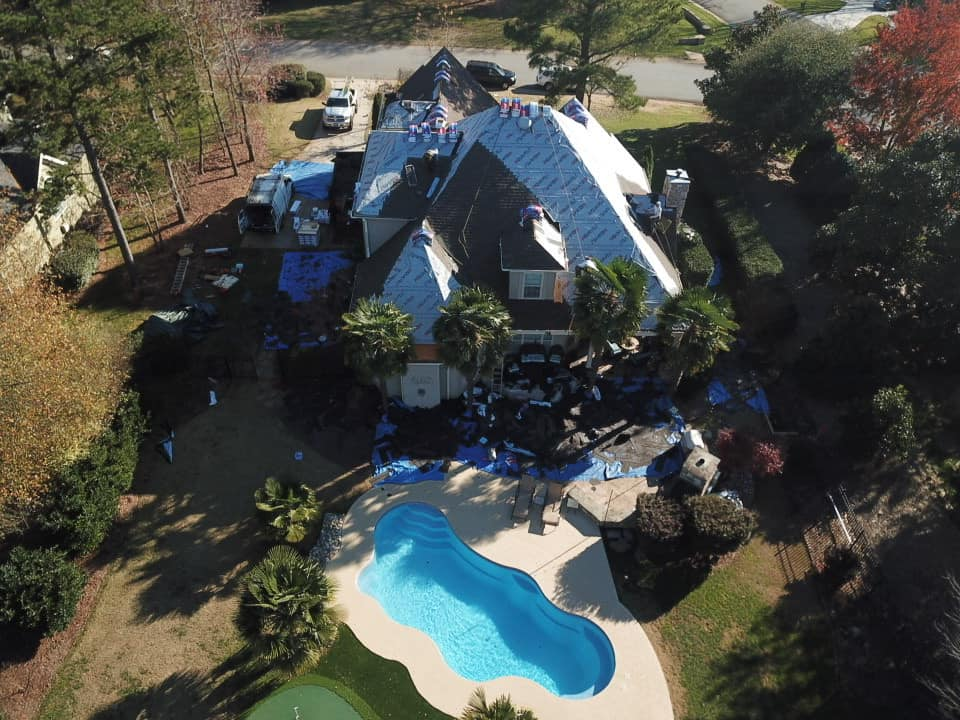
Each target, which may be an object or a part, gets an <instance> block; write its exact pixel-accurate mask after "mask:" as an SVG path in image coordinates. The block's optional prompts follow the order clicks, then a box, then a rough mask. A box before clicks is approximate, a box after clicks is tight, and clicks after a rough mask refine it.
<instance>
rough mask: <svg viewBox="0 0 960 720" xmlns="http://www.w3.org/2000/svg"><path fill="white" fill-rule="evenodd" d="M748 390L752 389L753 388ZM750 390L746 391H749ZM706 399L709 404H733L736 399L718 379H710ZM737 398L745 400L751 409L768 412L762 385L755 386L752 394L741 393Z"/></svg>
mask: <svg viewBox="0 0 960 720" xmlns="http://www.w3.org/2000/svg"><path fill="white" fill-rule="evenodd" d="M750 390H753V388H751V389H750ZM750 390H748V391H747V392H750ZM707 399H708V400H709V401H710V404H711V405H729V404H731V403H734V404H735V403H736V402H737V400H738V398H735V397H734V396H733V395H732V394H731V393H730V391H729V390H727V388H726V387H725V386H724V384H723V383H722V382H720V381H719V380H711V381H710V384H709V385H707ZM739 399H740V400H742V401H743V402H745V403H746V404H747V407H749V408H750V409H751V410H755V411H756V412H758V413H763V414H764V415H769V414H770V402H769V401H768V400H767V393H766V392H764V390H763V388H762V387H758V388H756V390H755V391H754V392H753V394H752V395H747V394H746V392H743V393H741V394H740V398H739Z"/></svg>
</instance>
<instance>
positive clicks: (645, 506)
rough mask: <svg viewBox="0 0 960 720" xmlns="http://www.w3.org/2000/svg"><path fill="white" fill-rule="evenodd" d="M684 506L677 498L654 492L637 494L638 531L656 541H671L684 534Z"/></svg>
mask: <svg viewBox="0 0 960 720" xmlns="http://www.w3.org/2000/svg"><path fill="white" fill-rule="evenodd" d="M683 530H684V513H683V507H682V506H681V505H680V503H678V502H677V501H676V500H674V499H672V498H668V497H664V496H663V495H654V494H653V493H640V494H639V495H638V496H637V531H638V532H639V533H640V535H641V536H643V537H645V538H647V539H648V540H653V541H654V542H669V541H671V540H677V539H679V538H680V537H681V536H682V535H683Z"/></svg>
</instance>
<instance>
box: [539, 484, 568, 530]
mask: <svg viewBox="0 0 960 720" xmlns="http://www.w3.org/2000/svg"><path fill="white" fill-rule="evenodd" d="M562 502H563V485H561V484H560V483H558V482H551V483H550V484H549V485H547V501H546V502H545V503H544V505H543V524H544V526H547V525H559V524H560V504H561V503H562Z"/></svg>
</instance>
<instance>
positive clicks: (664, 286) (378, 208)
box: [354, 106, 680, 342]
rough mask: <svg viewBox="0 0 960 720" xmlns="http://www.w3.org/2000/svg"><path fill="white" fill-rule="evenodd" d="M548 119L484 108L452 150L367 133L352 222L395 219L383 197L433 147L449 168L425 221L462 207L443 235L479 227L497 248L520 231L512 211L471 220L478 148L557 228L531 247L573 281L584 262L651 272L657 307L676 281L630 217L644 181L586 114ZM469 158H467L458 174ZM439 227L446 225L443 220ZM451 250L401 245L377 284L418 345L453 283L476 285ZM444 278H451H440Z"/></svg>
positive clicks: (461, 126)
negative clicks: (629, 263) (413, 328)
mask: <svg viewBox="0 0 960 720" xmlns="http://www.w3.org/2000/svg"><path fill="white" fill-rule="evenodd" d="M546 110H547V113H548V114H533V113H531V117H519V118H518V117H502V116H501V113H500V108H499V106H498V107H492V108H489V109H487V110H484V111H482V112H479V113H476V114H474V115H471V116H470V117H467V118H465V119H463V120H461V121H460V122H459V123H458V124H457V130H458V141H457V142H453V141H452V138H451V141H449V142H448V141H440V140H438V136H437V135H436V134H429V135H426V136H422V135H417V136H416V141H415V142H411V141H410V137H411V136H410V134H409V133H408V132H406V131H403V130H380V131H376V132H374V133H372V134H371V136H370V140H369V143H368V146H367V155H366V158H365V160H364V167H363V172H362V174H361V177H360V181H359V183H358V185H357V192H356V203H355V206H354V214H355V216H357V217H371V218H375V217H402V216H398V214H397V213H396V211H394V207H395V206H396V205H395V204H393V203H390V202H388V201H389V199H390V195H391V192H392V191H393V190H394V189H395V188H396V187H398V186H399V184H401V183H407V180H406V176H405V173H404V165H406V164H409V163H410V159H411V158H414V157H420V156H422V155H423V153H424V152H426V150H427V149H430V148H434V149H436V151H437V152H438V155H439V156H440V158H442V161H443V162H444V163H449V166H448V167H449V169H448V170H447V171H446V172H445V173H444V174H443V177H440V175H438V176H437V178H434V180H437V182H436V183H434V187H433V191H432V192H430V193H429V205H430V207H431V209H428V210H427V211H426V213H425V214H426V216H427V217H432V216H433V215H434V214H436V213H435V209H436V208H439V207H440V206H451V204H452V206H454V207H455V208H460V211H461V212H462V214H463V216H464V217H463V219H462V221H451V222H449V224H450V225H451V226H453V225H456V224H457V223H458V222H459V224H460V227H461V228H466V227H467V226H468V224H470V225H471V227H473V228H474V232H476V226H477V224H478V222H482V224H483V227H484V233H483V234H484V235H485V236H487V235H488V236H489V242H491V243H498V241H499V239H500V238H501V236H503V237H504V238H506V234H505V233H507V232H510V231H509V230H508V226H509V225H512V224H515V223H518V221H519V215H517V216H514V215H513V214H512V211H511V212H510V213H509V217H507V215H508V213H506V212H503V213H490V212H489V207H488V206H486V205H485V206H484V207H483V208H480V210H483V211H486V212H485V215H484V216H483V218H482V220H479V221H478V219H477V217H476V216H475V215H473V214H474V213H475V212H478V209H477V208H476V207H475V205H476V202H477V201H476V199H477V198H482V197H483V188H484V185H485V183H488V182H489V179H488V178H487V177H486V174H485V173H484V172H477V166H478V162H477V160H476V153H471V152H470V151H471V150H472V149H473V148H474V147H475V146H480V147H482V148H483V150H484V151H485V152H486V153H489V155H490V156H492V157H494V158H496V160H498V161H499V163H502V166H503V167H504V168H505V169H506V171H508V172H507V173H506V174H507V175H508V176H512V177H513V178H514V179H513V180H512V182H514V183H515V184H516V185H517V186H518V189H519V190H521V191H522V192H521V194H526V195H530V196H532V198H533V199H535V202H536V203H538V204H539V205H542V206H543V208H544V209H545V210H546V212H547V214H548V216H549V217H550V218H552V220H553V221H555V222H556V224H557V225H558V226H559V228H560V232H561V234H562V242H561V243H557V242H556V241H554V239H553V238H549V239H548V238H537V240H538V242H539V241H540V240H544V241H546V240H549V241H550V242H548V243H547V244H546V245H545V246H543V249H544V250H545V251H547V252H548V253H549V254H550V255H556V256H557V260H558V261H562V264H563V265H565V269H566V270H567V271H570V272H572V271H573V270H574V269H575V268H576V266H577V265H578V264H580V263H582V262H583V261H584V260H585V259H587V258H596V259H598V260H601V261H603V262H609V261H611V260H613V259H614V258H617V257H627V258H630V259H632V260H633V261H634V262H636V263H638V264H639V265H641V266H642V267H644V268H645V269H646V270H647V271H648V273H649V276H650V285H649V296H648V301H649V303H650V305H651V307H656V306H658V305H660V303H661V302H662V301H663V300H664V299H665V297H666V296H667V295H672V294H675V293H677V292H679V290H680V281H679V276H678V273H677V270H676V268H675V267H674V266H673V265H672V264H671V262H670V261H669V260H668V259H667V257H666V256H665V255H664V253H663V251H662V250H661V248H660V246H659V245H658V244H657V242H656V241H655V240H654V239H653V238H652V237H650V236H649V235H648V234H646V233H645V232H644V231H643V230H642V229H641V228H640V227H638V225H637V224H636V222H635V221H634V219H633V218H632V217H631V214H630V206H629V203H628V201H627V199H626V197H625V196H626V195H627V194H646V193H649V192H650V191H651V188H650V183H649V180H648V178H647V176H646V173H645V172H644V170H643V168H642V167H641V166H640V165H639V164H638V163H637V162H636V160H634V158H633V157H632V156H631V155H630V153H629V152H628V151H627V150H626V148H624V147H623V145H622V144H621V143H620V142H619V141H618V140H617V139H616V138H615V137H614V136H613V135H611V134H610V133H608V132H607V131H606V130H604V129H603V127H602V126H601V125H600V124H599V123H598V122H597V121H596V119H595V118H593V116H592V115H590V114H589V113H588V112H587V111H586V110H582V111H579V110H578V117H579V119H580V121H578V120H574V119H571V118H569V117H567V116H566V115H564V114H563V112H562V111H553V112H550V111H549V109H546ZM425 137H427V138H429V139H424V138H425ZM468 157H470V158H472V159H471V161H470V162H469V163H468V164H467V165H464V162H465V159H466V158H468ZM499 163H498V164H499ZM461 166H464V167H465V168H467V174H470V175H471V177H470V178H463V177H459V176H458V171H459V169H460V167H461ZM444 167H445V168H446V167H447V166H446V165H444ZM501 174H503V173H501ZM438 178H439V179H438ZM420 182H424V179H422V178H421V179H420ZM404 191H406V188H404ZM452 195H456V196H457V197H456V198H452ZM451 200H453V202H452V203H451ZM505 204H506V203H505ZM504 210H506V208H504ZM404 219H406V218H404ZM446 219H447V220H448V221H450V218H449V217H448V218H446ZM402 232H404V233H409V232H410V230H409V229H405V230H403V231H402ZM451 242H454V238H452V237H446V236H444V237H443V238H438V242H437V243H435V244H434V245H433V246H432V247H431V246H430V245H427V246H426V247H418V248H417V247H413V246H411V245H410V243H409V242H408V244H407V246H405V247H404V249H403V251H402V252H401V254H400V257H399V259H398V260H397V261H396V264H395V265H394V267H393V269H392V270H391V271H390V275H389V277H388V278H387V280H386V281H385V282H384V289H383V295H384V296H385V297H387V298H388V299H391V300H393V301H395V302H397V301H398V300H402V302H399V303H398V304H400V306H401V307H403V308H404V310H406V311H407V312H412V313H413V314H414V316H415V318H416V321H417V324H418V331H417V339H418V342H422V341H424V338H427V340H428V339H429V335H428V334H427V335H424V333H425V332H426V333H429V328H430V326H431V325H432V322H433V319H435V318H436V317H437V316H438V311H437V305H438V304H441V303H442V302H444V301H445V299H446V297H448V295H449V291H450V289H452V288H453V287H455V286H456V283H457V278H460V281H461V282H475V281H476V280H477V278H476V274H475V273H473V272H471V268H470V265H471V259H470V258H469V257H460V256H459V254H457V253H456V252H454V253H453V254H454V256H455V257H457V258H458V260H457V261H455V260H454V259H453V257H451V255H450V250H456V249H457V248H456V247H454V246H451V245H450V243H451ZM484 242H486V240H484ZM444 243H447V245H448V247H445V246H444ZM460 254H462V253H460ZM497 254H498V255H499V252H498V253H497ZM431 256H432V257H433V258H434V259H435V260H438V261H439V265H440V267H439V268H436V267H434V265H433V264H432V263H431ZM498 260H499V257H498ZM457 262H459V264H460V265H459V268H458V267H457V264H456V263H457ZM498 264H499V263H498ZM401 266H402V269H400V268H401ZM518 269H519V268H518ZM530 269H533V268H530ZM545 269H546V268H545ZM438 270H439V271H438ZM448 271H450V272H452V273H453V275H450V274H447V272H448ZM454 275H456V277H454ZM408 276H409V278H413V277H416V278H417V279H416V280H415V281H413V280H408V279H404V280H403V281H402V282H401V281H400V278H401V277H403V278H407V277H408ZM461 276H462V277H461ZM504 276H505V274H504ZM381 277H382V276H381ZM391 278H393V279H394V280H393V282H391ZM504 299H506V296H505V295H504ZM543 329H548V328H543Z"/></svg>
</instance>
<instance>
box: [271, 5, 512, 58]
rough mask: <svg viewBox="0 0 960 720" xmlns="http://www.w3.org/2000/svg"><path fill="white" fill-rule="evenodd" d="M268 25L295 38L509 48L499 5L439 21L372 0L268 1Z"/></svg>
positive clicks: (480, 7)
mask: <svg viewBox="0 0 960 720" xmlns="http://www.w3.org/2000/svg"><path fill="white" fill-rule="evenodd" d="M265 12H266V17H265V21H266V22H267V23H269V24H272V23H276V24H278V25H281V26H282V27H283V29H284V34H285V35H286V36H287V37H289V38H294V39H297V40H313V39H329V40H343V39H344V38H345V37H347V36H346V35H345V34H344V33H345V30H344V28H350V30H349V37H352V38H356V39H357V40H358V41H361V42H370V43H420V44H425V45H436V44H444V45H456V46H458V47H477V48H497V47H506V45H507V43H506V41H505V40H504V37H503V23H504V21H505V20H506V18H507V15H505V14H504V13H503V12H499V11H498V10H497V5H496V4H488V5H480V6H477V7H473V8H469V9H468V10H467V11H465V12H463V13H462V14H460V15H459V16H458V17H455V18H450V19H441V18H440V17H438V16H437V15H435V14H434V15H431V14H430V13H424V14H422V15H419V16H418V14H417V13H416V12H415V11H412V10H411V9H410V8H409V7H406V8H404V7H399V8H398V7H397V6H395V5H394V4H393V3H389V2H369V0H367V1H364V0H322V1H321V2H311V1H309V0H273V1H272V2H267V3H266V11H265Z"/></svg>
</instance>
